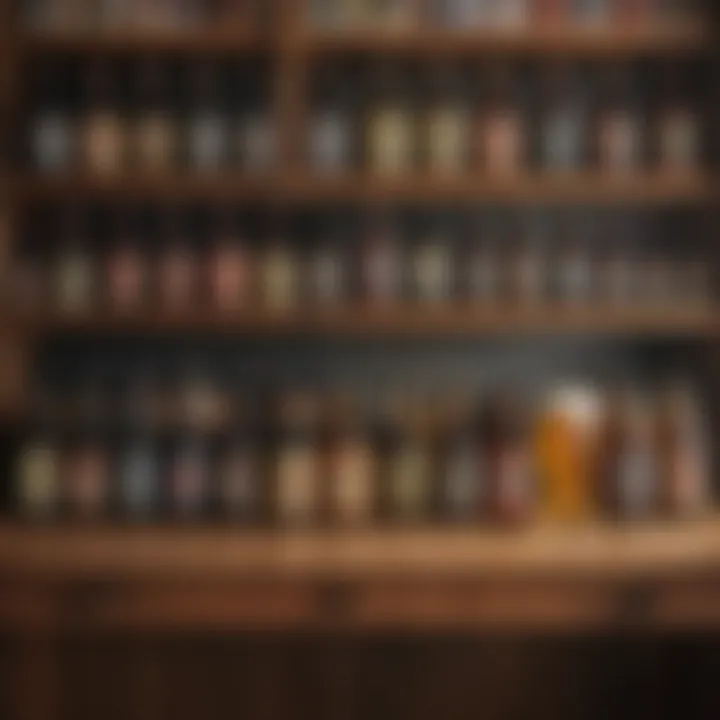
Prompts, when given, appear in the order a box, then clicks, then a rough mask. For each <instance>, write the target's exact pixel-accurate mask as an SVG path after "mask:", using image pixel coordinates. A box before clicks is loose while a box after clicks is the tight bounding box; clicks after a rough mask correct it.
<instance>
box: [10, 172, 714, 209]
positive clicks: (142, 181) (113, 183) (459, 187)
mask: <svg viewBox="0 0 720 720" xmlns="http://www.w3.org/2000/svg"><path fill="white" fill-rule="evenodd" d="M714 189H715V186H714V184H713V181H712V178H711V177H710V176H707V175H705V174H703V173H694V174H687V175H676V174H663V173H650V172H646V173H637V174H634V175H628V176H604V175H600V174H597V173H590V172H587V173H570V174H542V173H534V174H531V173H524V174H518V175H515V176H506V177H493V176H487V175H477V176H473V175H467V176H460V177H457V178H450V177H448V178H439V177H427V176H422V175H412V176H411V177H398V178H387V177H373V176H368V175H356V176H347V175H345V176H333V175H324V176H323V175H316V174H310V173H306V174H297V175H290V174H282V175H276V176H258V177H249V176H247V175H243V174H242V173H220V174H207V175H189V174H188V175H183V174H181V173H180V174H177V175H176V176H163V177H152V176H147V177H142V176H135V175H132V176H120V177H117V178H101V177H95V176H83V175H69V176H57V177H46V178H42V177H37V176H32V175H31V176H27V177H26V178H25V179H23V180H19V181H18V182H17V183H16V184H15V185H14V191H15V192H16V193H17V194H18V195H19V198H20V199H21V200H25V201H36V200H61V199H64V198H70V197H78V196H80V197H83V196H97V197H104V198H108V199H118V200H124V199H147V200H151V199H152V200H193V199H195V200H217V201H244V200H262V199H265V200H267V201H272V202H276V201H280V202H286V203H319V202H323V203H327V202H351V203H353V202H370V203H376V204H389V203H397V202H460V203H471V202H499V203H516V202H527V203H540V202H542V203H545V202H547V203H563V204H573V203H574V204H578V203H584V204H612V205H628V204H630V205H633V204H641V205H642V204H648V205H654V204H667V203H704V202H709V201H711V200H713V199H715V198H716V197H717V195H716V193H715V192H714Z"/></svg>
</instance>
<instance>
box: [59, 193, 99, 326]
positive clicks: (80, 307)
mask: <svg viewBox="0 0 720 720" xmlns="http://www.w3.org/2000/svg"><path fill="white" fill-rule="evenodd" d="M63 225H64V227H63V233H62V240H61V245H60V249H59V253H58V257H57V260H56V266H55V273H56V275H55V281H56V297H55V301H56V303H57V308H58V310H59V311H60V312H62V313H65V314H82V313H84V312H88V311H90V310H91V309H92V308H93V303H94V300H95V297H94V295H95V290H96V285H97V277H96V274H97V268H96V267H95V263H94V261H93V258H92V255H91V253H90V247H89V245H90V239H89V237H88V234H89V222H88V215H87V211H86V210H85V209H84V208H83V209H81V208H77V207H72V208H70V209H68V210H67V212H66V215H65V217H64V222H63Z"/></svg>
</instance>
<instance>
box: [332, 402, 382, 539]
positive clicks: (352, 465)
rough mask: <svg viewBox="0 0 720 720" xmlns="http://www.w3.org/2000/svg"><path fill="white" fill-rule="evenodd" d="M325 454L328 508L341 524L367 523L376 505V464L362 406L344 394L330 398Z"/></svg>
mask: <svg viewBox="0 0 720 720" xmlns="http://www.w3.org/2000/svg"><path fill="white" fill-rule="evenodd" d="M330 418H331V422H332V425H331V427H330V428H329V433H330V451H329V454H328V472H327V479H328V488H327V490H328V507H329V514H330V518H331V522H332V523H333V524H336V525H339V526H341V527H357V526H359V525H368V524H370V523H371V522H372V520H373V514H374V510H375V505H376V491H377V479H376V470H377V463H376V457H375V452H374V449H373V447H372V444H371V437H370V434H369V432H368V427H367V424H366V417H365V413H364V409H363V408H362V407H361V405H360V403H359V402H358V401H356V400H355V401H353V399H352V398H350V397H348V396H344V395H342V396H337V397H335V398H334V399H333V402H332V408H331V412H330Z"/></svg>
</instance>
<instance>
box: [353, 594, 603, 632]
mask: <svg viewBox="0 0 720 720" xmlns="http://www.w3.org/2000/svg"><path fill="white" fill-rule="evenodd" d="M616 616H617V602H616V598H615V595H614V594H613V593H612V592H608V591H607V590H606V589H603V588H600V587H598V586H595V585H590V584H584V583H579V584H561V583H524V582H523V583H520V582H488V583H478V584H458V585H454V586H453V585H446V584H439V583H435V584H424V585H413V584H400V583H396V584H387V585H376V586H372V587H369V588H367V590H366V591H365V592H364V594H363V596H362V598H361V600H360V601H359V602H358V608H357V612H356V619H357V621H358V622H360V623H362V624H365V625H369V626H379V627H383V626H397V627H400V628H402V627H406V628H409V629H419V630H421V629H423V628H428V629H432V628H434V627H437V628H445V627H447V628H453V627H458V628H463V627H464V628H472V627H479V628H487V629H492V628H498V629H508V628H518V629H539V630H544V629H553V628H570V629H572V628H587V627H592V626H599V625H604V624H606V623H608V622H612V621H614V620H615V619H616Z"/></svg>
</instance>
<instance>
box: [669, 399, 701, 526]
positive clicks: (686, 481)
mask: <svg viewBox="0 0 720 720" xmlns="http://www.w3.org/2000/svg"><path fill="white" fill-rule="evenodd" d="M658 427H659V430H658V454H659V457H660V465H661V506H662V509H663V511H664V513H665V514H667V515H669V516H670V517H679V518H697V517H699V516H701V515H702V514H704V513H705V512H707V511H708V509H709V508H710V505H711V492H710V491H711V486H710V452H709V436H708V427H707V418H706V417H705V414H704V412H703V409H702V407H701V404H700V402H699V399H698V397H697V395H696V394H695V393H693V392H692V390H691V389H690V388H689V387H687V386H684V385H675V386H672V387H670V388H668V389H667V390H666V391H665V392H664V393H663V394H662V396H661V398H660V408H659V417H658Z"/></svg>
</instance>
